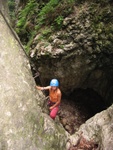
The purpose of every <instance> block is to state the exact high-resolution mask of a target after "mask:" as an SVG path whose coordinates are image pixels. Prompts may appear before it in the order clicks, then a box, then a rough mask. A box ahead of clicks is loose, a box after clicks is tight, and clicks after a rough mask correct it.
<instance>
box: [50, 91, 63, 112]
mask: <svg viewBox="0 0 113 150" xmlns="http://www.w3.org/2000/svg"><path fill="white" fill-rule="evenodd" d="M60 102H61V92H60V91H59V92H58V100H57V102H56V103H55V104H54V105H53V106H51V107H50V108H49V109H50V110H51V109H53V108H54V107H56V106H57V105H59V104H60Z"/></svg>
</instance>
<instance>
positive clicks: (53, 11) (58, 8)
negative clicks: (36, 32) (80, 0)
mask: <svg viewBox="0 0 113 150" xmlns="http://www.w3.org/2000/svg"><path fill="white" fill-rule="evenodd" d="M74 3H75V2H74V0H67V1H65V0H61V1H59V0H50V1H49V2H48V3H47V4H46V5H45V6H44V7H43V8H42V9H41V11H40V13H39V15H38V18H37V23H38V24H37V25H36V29H39V28H40V27H41V26H42V25H48V24H52V23H53V22H54V25H55V26H56V25H58V29H59V27H61V25H62V22H63V18H64V17H66V16H67V15H69V14H70V13H71V11H72V8H73V6H74Z"/></svg>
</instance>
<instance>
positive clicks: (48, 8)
mask: <svg viewBox="0 0 113 150" xmlns="http://www.w3.org/2000/svg"><path fill="white" fill-rule="evenodd" d="M74 3H75V2H74V0H49V1H46V2H45V1H40V2H37V0H28V2H27V4H26V5H25V7H24V9H22V10H21V11H20V12H19V13H18V19H17V20H18V21H17V24H16V26H15V29H16V32H17V33H18V35H19V37H20V39H21V41H22V43H23V45H26V48H27V49H26V50H27V51H28V50H29V46H30V43H32V39H33V37H34V36H35V34H36V33H37V32H39V31H40V30H41V28H44V31H43V32H42V34H43V37H46V36H48V35H50V34H51V33H52V31H54V30H59V29H61V28H62V23H63V20H64V18H65V17H66V16H68V15H69V14H70V13H71V12H72V8H73V6H74ZM46 26H49V29H48V28H45V27H46Z"/></svg>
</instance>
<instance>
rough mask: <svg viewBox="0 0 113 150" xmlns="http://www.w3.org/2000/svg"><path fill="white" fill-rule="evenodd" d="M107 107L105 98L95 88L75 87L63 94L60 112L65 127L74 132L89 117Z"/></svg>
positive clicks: (71, 132)
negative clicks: (70, 91) (68, 92)
mask: <svg viewBox="0 0 113 150" xmlns="http://www.w3.org/2000/svg"><path fill="white" fill-rule="evenodd" d="M104 109H106V105H105V100H104V99H103V98H102V97H101V96H100V95H99V94H98V93H97V92H95V91H94V90H93V89H90V88H87V89H80V88H79V89H75V90H74V91H73V92H72V93H71V94H70V95H69V96H63V97H62V102H61V106H60V110H59V113H58V116H59V120H60V122H61V123H62V125H63V127H64V128H65V130H66V131H68V132H69V133H70V134H74V133H75V132H76V131H77V130H78V129H79V127H80V125H82V124H83V123H85V122H86V121H87V120H88V119H89V118H91V117H92V116H94V115H95V114H96V113H99V112H101V111H102V110H104Z"/></svg>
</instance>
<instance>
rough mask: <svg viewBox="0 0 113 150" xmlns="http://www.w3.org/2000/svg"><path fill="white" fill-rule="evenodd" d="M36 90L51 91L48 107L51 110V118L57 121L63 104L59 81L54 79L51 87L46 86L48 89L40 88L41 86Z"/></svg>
mask: <svg viewBox="0 0 113 150" xmlns="http://www.w3.org/2000/svg"><path fill="white" fill-rule="evenodd" d="M36 88H37V89H38V90H49V102H48V106H49V109H50V117H51V118H52V119H55V117H56V115H57V113H58V110H59V106H60V102H61V95H62V94H61V91H60V89H59V82H58V80H57V79H52V80H51V81H50V86H46V87H40V86H36Z"/></svg>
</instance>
